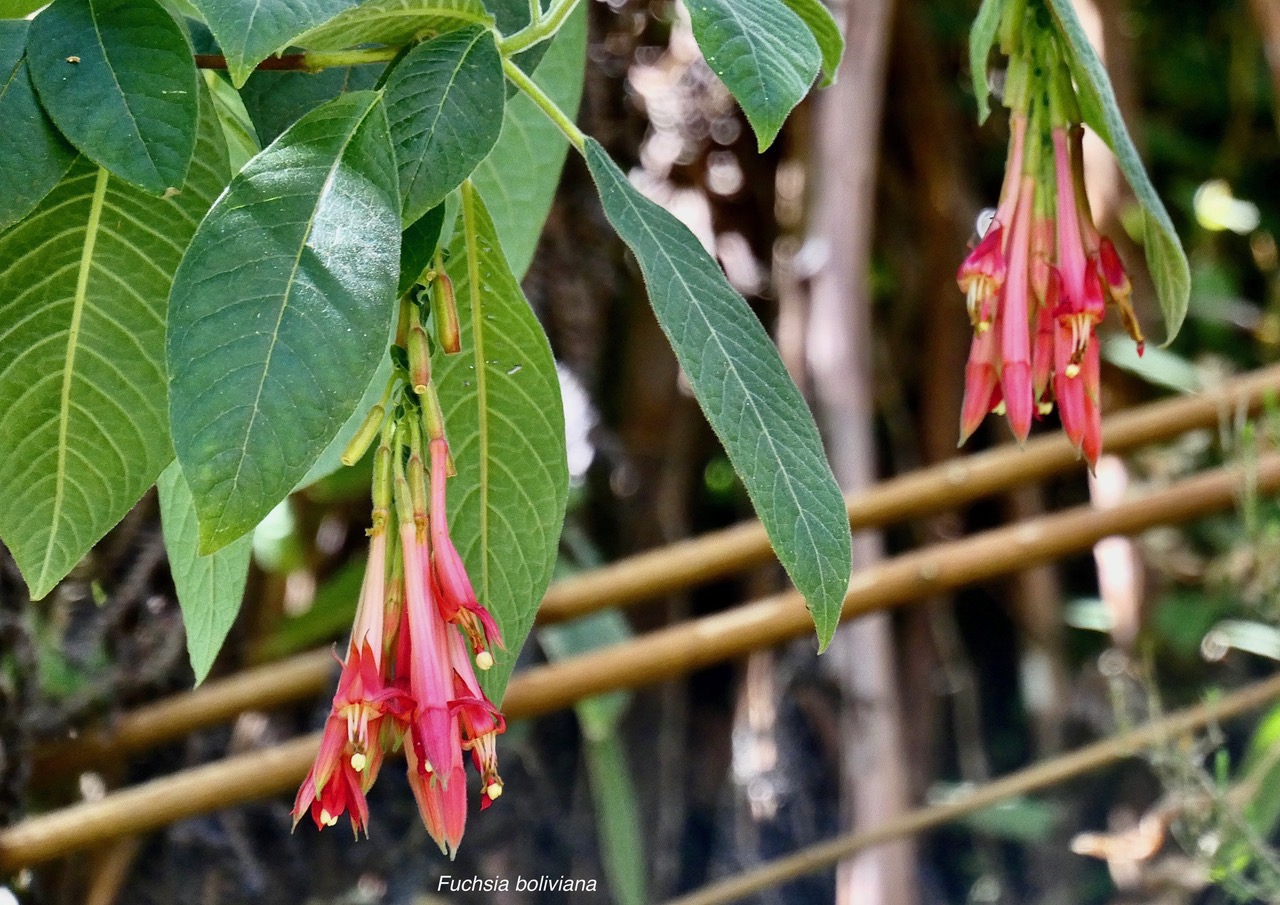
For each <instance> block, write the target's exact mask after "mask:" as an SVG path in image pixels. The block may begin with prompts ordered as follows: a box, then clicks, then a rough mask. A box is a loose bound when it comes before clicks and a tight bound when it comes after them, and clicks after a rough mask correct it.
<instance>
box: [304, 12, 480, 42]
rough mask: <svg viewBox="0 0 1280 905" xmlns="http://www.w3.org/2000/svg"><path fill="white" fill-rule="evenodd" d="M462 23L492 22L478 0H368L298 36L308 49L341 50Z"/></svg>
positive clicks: (410, 38)
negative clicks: (368, 0) (369, 0)
mask: <svg viewBox="0 0 1280 905" xmlns="http://www.w3.org/2000/svg"><path fill="white" fill-rule="evenodd" d="M465 25H481V26H484V27H486V28H488V27H489V26H491V25H493V16H491V15H489V13H487V12H486V11H485V8H484V5H483V4H482V3H481V2H480V0H371V2H368V3H362V4H360V5H359V6H357V7H356V8H354V9H349V10H347V11H346V12H344V13H342V14H341V15H339V16H337V17H335V18H334V19H332V20H331V21H329V22H327V23H325V24H324V25H321V26H319V27H317V28H313V29H311V30H310V31H308V32H306V33H305V34H302V35H299V36H298V37H297V39H296V40H294V41H293V42H292V43H294V44H296V45H298V46H299V47H305V48H307V49H308V50H343V49H345V48H347V47H355V46H357V45H360V44H386V45H389V46H392V47H400V46H403V45H405V44H409V43H412V42H413V41H418V40H421V39H423V38H430V37H433V36H435V35H442V34H444V33H445V32H449V31H453V30H454V29H455V28H462V27H463V26H465Z"/></svg>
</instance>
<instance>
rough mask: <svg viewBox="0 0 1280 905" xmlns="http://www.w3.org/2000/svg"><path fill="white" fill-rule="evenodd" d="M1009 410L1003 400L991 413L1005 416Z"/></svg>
mask: <svg viewBox="0 0 1280 905" xmlns="http://www.w3.org/2000/svg"><path fill="white" fill-rule="evenodd" d="M1007 410H1008V407H1007V406H1006V405H1005V404H1004V400H1003V399H1001V400H1000V401H999V402H997V403H996V407H995V408H993V409H992V410H991V411H992V412H994V413H995V414H997V415H1003V414H1004V413H1005V412H1006V411H1007Z"/></svg>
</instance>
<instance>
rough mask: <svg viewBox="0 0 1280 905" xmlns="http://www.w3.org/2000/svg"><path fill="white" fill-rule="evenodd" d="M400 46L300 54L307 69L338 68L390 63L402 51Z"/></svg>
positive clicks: (314, 51)
mask: <svg viewBox="0 0 1280 905" xmlns="http://www.w3.org/2000/svg"><path fill="white" fill-rule="evenodd" d="M400 50H401V48H399V47H376V48H372V49H369V50H333V51H328V52H326V51H322V50H310V51H307V52H306V53H302V54H299V56H300V57H302V61H303V63H304V66H305V68H306V69H309V70H311V71H313V72H314V71H317V70H320V69H338V68H341V67H345V66H359V65H361V64H363V63H388V62H390V61H391V60H393V59H395V57H396V54H398V53H399V52H400Z"/></svg>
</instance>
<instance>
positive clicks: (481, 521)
mask: <svg viewBox="0 0 1280 905" xmlns="http://www.w3.org/2000/svg"><path fill="white" fill-rule="evenodd" d="M460 206H461V210H460V212H459V216H458V223H457V225H456V227H455V228H454V233H453V240H452V242H451V244H450V248H449V258H448V271H449V275H450V277H452V279H453V282H454V289H455V291H456V294H457V299H458V315H459V317H460V319H461V322H462V353H461V354H459V355H441V354H437V355H435V356H434V358H433V361H432V372H433V375H434V378H435V382H436V385H437V386H438V387H439V392H440V402H441V405H442V406H443V408H444V413H445V423H446V425H447V429H448V432H449V445H450V448H451V450H452V452H453V459H454V463H455V465H456V466H457V469H458V474H457V477H455V478H454V479H453V480H451V481H450V482H449V515H450V528H451V530H452V533H453V539H454V543H455V544H456V545H457V547H458V552H459V553H461V554H462V558H463V561H464V562H465V563H466V565H467V572H468V574H469V575H470V577H471V582H472V584H473V585H474V586H475V590H476V595H477V596H478V597H479V599H480V602H481V603H483V604H485V605H486V606H487V607H488V608H489V611H490V612H492V613H493V616H494V618H495V619H496V620H497V621H498V625H499V626H500V627H501V629H502V636H503V639H504V640H505V641H506V645H507V649H506V650H505V651H501V650H499V651H495V655H496V662H495V663H494V666H493V668H492V669H490V670H489V671H488V672H486V673H484V674H482V677H481V681H482V683H483V684H484V687H485V690H486V691H487V692H488V693H489V695H490V697H492V698H493V699H494V700H499V699H500V698H501V696H502V692H503V690H504V689H505V688H506V685H507V679H508V678H510V676H511V670H512V668H513V667H514V666H515V662H516V655H517V654H519V653H520V647H521V645H523V643H524V639H525V638H526V637H527V636H528V634H529V629H530V628H531V627H532V625H533V617H534V614H535V613H536V612H537V609H538V602H539V601H540V600H541V599H542V594H543V592H544V591H546V589H547V584H548V582H549V581H550V580H551V569H552V567H553V566H554V565H555V558H556V547H557V544H558V542H559V539H560V528H561V525H562V524H563V522H564V510H565V505H566V503H567V501H568V493H569V472H568V466H567V465H566V462H565V435H564V408H563V403H562V402H561V401H560V381H559V378H558V377H557V375H556V369H555V362H554V360H553V359H552V357H551V347H550V345H549V344H548V342H547V337H546V334H545V333H544V332H543V330H542V327H541V325H540V324H539V323H538V319H537V318H536V317H534V315H533V311H532V310H531V309H530V308H529V303H528V302H527V301H526V300H525V297H524V294H523V293H522V292H521V291H520V284H519V283H517V282H516V279H515V276H514V275H512V273H511V269H510V268H509V267H508V266H507V262H506V259H505V258H504V257H503V254H502V247H501V245H500V244H499V242H498V234H497V232H496V230H495V229H494V226H493V221H492V220H491V219H490V217H489V213H488V211H487V210H486V209H485V206H484V202H483V201H482V200H481V198H480V196H479V194H478V193H477V192H476V190H475V189H474V187H473V186H472V185H471V184H470V183H463V187H462V203H461V205H460Z"/></svg>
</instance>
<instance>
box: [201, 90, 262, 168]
mask: <svg viewBox="0 0 1280 905" xmlns="http://www.w3.org/2000/svg"><path fill="white" fill-rule="evenodd" d="M204 83H205V85H206V87H208V89H209V93H210V94H211V95H212V96H213V108H214V110H216V111H217V113H218V124H219V125H220V126H222V137H223V138H224V139H226V142H227V156H228V159H229V161H230V163H231V172H232V173H233V174H234V173H239V172H240V171H241V170H242V169H244V165H245V164H246V163H248V162H249V161H250V160H251V159H253V157H254V155H256V154H257V153H258V152H259V151H261V150H262V145H261V143H260V142H259V141H258V132H257V130H256V129H255V128H254V126H253V120H251V119H250V118H249V111H248V110H246V109H245V106H244V102H243V101H241V100H240V94H239V93H238V92H237V91H236V90H235V89H234V88H232V87H231V86H230V85H229V84H228V83H227V82H226V80H224V79H223V78H222V76H220V75H219V74H218V73H216V72H206V73H204Z"/></svg>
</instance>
